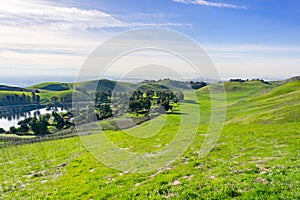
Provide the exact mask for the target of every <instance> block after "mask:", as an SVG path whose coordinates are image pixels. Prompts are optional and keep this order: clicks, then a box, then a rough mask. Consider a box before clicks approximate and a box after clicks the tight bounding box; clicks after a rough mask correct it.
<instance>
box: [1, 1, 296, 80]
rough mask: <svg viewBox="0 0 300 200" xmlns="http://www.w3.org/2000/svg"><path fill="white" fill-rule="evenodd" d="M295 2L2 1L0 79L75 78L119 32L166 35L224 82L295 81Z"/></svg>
mask: <svg viewBox="0 0 300 200" xmlns="http://www.w3.org/2000/svg"><path fill="white" fill-rule="evenodd" d="M299 10H300V3H299V2H298V1H296V0H284V1H282V0H263V1H262V0H251V1H248V0H245V1H237V0H228V1H225V0H131V1H120V0H77V1H75V0H68V1H67V0H62V1H53V0H47V1H46V0H10V1H7V2H5V3H3V2H2V3H1V4H0V70H1V75H0V76H2V77H3V76H6V77H7V76H9V77H13V76H17V77H22V76H35V75H41V74H48V75H49V76H60V77H61V79H63V78H64V76H70V77H72V76H75V75H76V73H77V72H78V70H79V68H80V66H81V65H82V63H83V62H84V60H85V59H86V57H87V56H88V55H89V53H91V52H92V51H93V49H94V48H96V47H97V46H98V45H100V44H101V42H103V41H105V40H106V39H108V38H110V37H112V36H113V35H115V34H117V33H120V32H122V31H126V30H130V29H134V28H143V27H160V28H169V29H173V30H176V31H179V32H181V33H184V34H186V35H187V36H189V37H191V38H192V39H194V40H196V41H197V42H199V44H200V45H201V46H202V47H203V48H204V49H205V50H206V51H207V52H208V54H209V56H210V57H211V58H212V60H213V61H214V63H215V64H216V67H217V69H218V70H219V72H220V73H221V74H222V76H223V77H225V78H230V77H245V78H248V77H249V78H253V77H259V78H261V77H268V78H286V77H290V76H295V75H299V73H298V72H299V67H300V37H299V35H300V15H299Z"/></svg>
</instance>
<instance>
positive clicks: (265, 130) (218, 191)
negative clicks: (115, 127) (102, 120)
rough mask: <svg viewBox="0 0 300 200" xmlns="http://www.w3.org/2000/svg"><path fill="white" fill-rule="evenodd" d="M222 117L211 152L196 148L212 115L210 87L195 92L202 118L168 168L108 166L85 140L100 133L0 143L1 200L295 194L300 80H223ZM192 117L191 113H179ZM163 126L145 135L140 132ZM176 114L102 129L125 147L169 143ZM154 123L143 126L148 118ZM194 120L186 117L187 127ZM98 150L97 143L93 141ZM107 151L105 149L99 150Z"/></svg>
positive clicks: (144, 148) (151, 148) (152, 148)
mask: <svg viewBox="0 0 300 200" xmlns="http://www.w3.org/2000/svg"><path fill="white" fill-rule="evenodd" d="M225 89H226V95H227V102H228V103H227V118H226V122H225V126H224V129H223V131H222V134H221V136H220V138H219V140H218V142H217V144H216V146H215V148H214V149H213V151H212V152H211V153H210V154H208V156H206V157H204V158H201V157H200V155H199V150H200V149H201V145H202V142H203V139H204V138H205V136H206V132H207V129H208V123H209V120H210V109H211V107H210V106H211V101H210V100H211V99H210V95H209V93H208V88H207V87H206V88H202V89H200V90H198V91H196V94H197V96H198V100H199V104H197V102H193V101H189V96H190V95H189V94H186V98H187V99H186V101H185V102H184V103H182V106H186V107H187V109H191V110H194V109H195V108H196V106H197V105H199V106H200V109H201V110H200V114H201V115H200V117H201V118H200V119H201V123H200V126H199V128H198V130H197V133H196V135H195V138H194V141H193V143H192V144H191V146H190V147H189V148H188V150H187V151H186V152H185V153H184V154H183V155H182V156H180V157H179V158H178V159H176V161H175V162H173V163H172V164H170V165H169V166H167V167H165V168H161V169H159V170H156V171H154V172H149V173H141V174H131V173H127V172H121V171H117V170H114V169H111V168H109V167H107V166H105V165H103V164H101V163H100V162H98V161H97V160H96V159H95V158H94V156H93V155H92V154H91V153H90V152H89V151H88V150H87V149H86V147H85V146H84V145H83V144H82V139H84V140H87V141H98V139H99V137H100V136H101V135H97V134H96V135H89V136H84V138H81V139H80V138H77V137H75V138H69V139H63V140H56V141H48V142H43V143H35V144H27V145H22V146H10V147H6V148H1V149H0V154H1V157H0V159H1V172H0V180H1V181H0V182H1V185H0V192H1V194H0V195H1V199H20V198H25V199H45V198H46V199H229V198H236V199H299V198H300V191H299V188H300V182H299V180H298V179H299V178H298V177H300V152H299V142H300V118H298V117H299V115H300V109H299V108H300V107H299V103H300V99H299V97H300V84H299V81H297V80H294V81H287V82H284V83H280V84H279V83H272V85H268V84H265V83H263V82H261V81H249V82H244V83H236V82H230V83H225ZM184 114H185V115H187V117H189V114H190V112H186V113H184ZM164 119H166V123H165V124H163V127H162V130H161V131H159V132H158V133H157V134H156V135H153V136H151V137H148V138H146V139H143V138H140V137H139V136H143V135H145V134H146V135H147V134H151V133H152V132H151V131H153V130H156V129H157V130H159V129H160V128H161V124H162V122H163V121H164ZM180 120H181V115H178V114H169V115H163V116H161V117H158V118H156V119H154V120H152V121H149V122H146V123H144V124H142V125H140V126H138V127H134V128H132V129H131V133H133V134H134V135H128V134H126V132H124V131H106V132H105V135H106V137H107V138H108V139H110V141H112V142H113V143H114V145H116V146H118V147H120V148H123V149H125V148H127V150H128V151H131V152H136V153H143V152H156V151H158V150H160V149H162V148H163V147H165V146H167V145H168V144H170V142H171V141H172V139H173V138H174V137H175V135H176V133H177V131H178V129H179V128H180V127H181V126H182V125H180ZM150 123H151V124H152V128H147V127H148V125H149V124H150ZM192 123H193V120H190V121H189V122H188V123H186V124H185V127H184V130H186V131H189V129H188V127H191V125H192ZM96 148H99V152H101V148H105V147H103V146H101V145H99V146H97V147H96ZM103 150H104V149H103Z"/></svg>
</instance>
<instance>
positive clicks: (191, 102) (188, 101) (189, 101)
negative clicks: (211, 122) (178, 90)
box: [182, 100, 199, 104]
mask: <svg viewBox="0 0 300 200" xmlns="http://www.w3.org/2000/svg"><path fill="white" fill-rule="evenodd" d="M182 102H183V103H190V104H199V103H198V102H196V101H194V100H183V101H182Z"/></svg>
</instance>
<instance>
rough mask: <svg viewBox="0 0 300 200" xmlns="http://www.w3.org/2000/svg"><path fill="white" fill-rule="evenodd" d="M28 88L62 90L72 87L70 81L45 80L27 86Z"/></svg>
mask: <svg viewBox="0 0 300 200" xmlns="http://www.w3.org/2000/svg"><path fill="white" fill-rule="evenodd" d="M28 89H41V90H53V91H63V90H70V89H72V84H70V83H59V82H45V83H40V84H36V85H33V86H30V87H28Z"/></svg>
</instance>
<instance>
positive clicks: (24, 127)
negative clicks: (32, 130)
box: [18, 118, 31, 133]
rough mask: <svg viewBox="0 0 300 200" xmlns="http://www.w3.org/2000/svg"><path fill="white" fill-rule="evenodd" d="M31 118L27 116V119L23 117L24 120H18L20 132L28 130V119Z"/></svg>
mask: <svg viewBox="0 0 300 200" xmlns="http://www.w3.org/2000/svg"><path fill="white" fill-rule="evenodd" d="M30 119H31V118H27V119H24V120H21V121H19V122H18V125H20V131H21V132H22V133H27V132H28V131H29V126H28V125H29V121H30Z"/></svg>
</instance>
